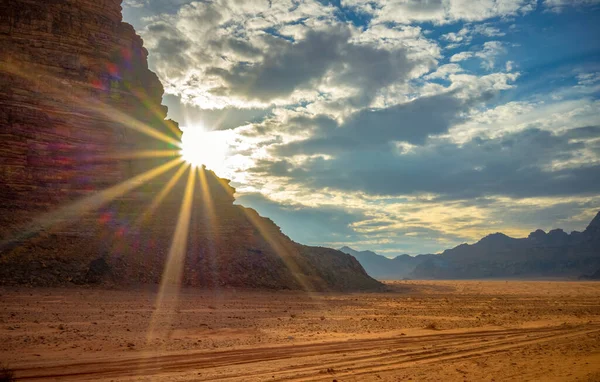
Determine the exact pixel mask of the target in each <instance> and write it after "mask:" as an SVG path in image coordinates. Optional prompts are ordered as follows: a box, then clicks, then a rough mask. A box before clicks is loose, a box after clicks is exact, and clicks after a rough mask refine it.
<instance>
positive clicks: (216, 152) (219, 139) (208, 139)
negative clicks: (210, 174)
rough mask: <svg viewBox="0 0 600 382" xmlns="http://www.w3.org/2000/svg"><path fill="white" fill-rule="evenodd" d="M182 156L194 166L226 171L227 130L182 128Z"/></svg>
mask: <svg viewBox="0 0 600 382" xmlns="http://www.w3.org/2000/svg"><path fill="white" fill-rule="evenodd" d="M182 130H183V135H182V136H181V156H182V157H183V159H184V160H185V161H186V162H188V163H190V164H191V165H192V166H196V167H199V166H202V165H204V166H206V167H207V168H209V169H211V170H213V171H215V172H217V173H223V172H224V171H226V164H225V162H226V159H227V156H228V152H229V145H228V143H227V137H226V134H225V132H222V131H205V130H203V129H202V128H200V127H188V128H182Z"/></svg>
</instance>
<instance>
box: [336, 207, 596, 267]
mask: <svg viewBox="0 0 600 382" xmlns="http://www.w3.org/2000/svg"><path fill="white" fill-rule="evenodd" d="M340 250H341V251H343V252H346V253H349V254H352V255H353V256H355V257H356V258H357V260H358V261H359V262H360V263H361V264H362V265H363V267H364V268H365V270H366V271H367V273H369V274H370V275H371V276H373V277H375V278H380V279H402V278H405V277H410V278H418V279H482V278H544V277H546V278H556V277H559V278H576V277H579V276H581V275H584V274H590V273H593V272H594V271H596V270H599V269H600V212H599V213H598V214H597V215H596V217H595V218H594V219H593V220H592V221H591V222H590V224H589V225H588V226H587V228H586V229H585V230H584V231H583V232H579V231H573V232H571V233H570V234H568V233H566V232H564V231H563V230H562V229H553V230H551V231H549V232H547V233H546V232H545V231H543V230H541V229H538V230H536V231H534V232H532V233H530V234H529V236H528V237H526V238H512V237H509V236H507V235H505V234H503V233H494V234H490V235H488V236H486V237H484V238H482V239H481V240H479V241H478V242H476V243H474V244H461V245H459V246H457V247H454V248H452V249H447V250H445V251H443V252H442V253H441V254H439V255H418V256H414V257H410V256H408V257H409V258H405V257H403V259H402V261H400V260H399V257H396V258H394V259H388V258H386V257H384V256H379V255H377V254H375V253H373V252H370V251H362V252H359V251H355V250H352V249H351V248H348V247H344V248H342V249H340Z"/></svg>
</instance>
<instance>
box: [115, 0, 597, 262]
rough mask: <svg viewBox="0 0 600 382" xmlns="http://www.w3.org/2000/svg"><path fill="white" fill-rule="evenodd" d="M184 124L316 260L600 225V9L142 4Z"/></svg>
mask: <svg viewBox="0 0 600 382" xmlns="http://www.w3.org/2000/svg"><path fill="white" fill-rule="evenodd" d="M123 8H124V19H125V21H127V22H130V23H131V24H133V25H134V26H135V27H136V30H137V31H138V33H139V34H140V35H141V36H142V37H143V39H144V41H145V46H146V47H147V48H148V50H149V52H150V56H149V62H150V66H151V69H152V70H154V71H155V72H156V73H157V74H158V76H159V77H160V79H161V80H162V82H163V84H164V86H165V91H166V94H165V97H164V103H165V104H166V105H167V106H169V110H170V111H169V117H171V118H173V119H175V120H177V121H179V122H180V124H181V125H182V126H183V127H184V128H186V129H199V130H202V131H205V132H207V133H206V134H205V135H204V137H205V139H207V140H212V139H214V140H215V142H216V141H217V140H218V141H219V144H222V145H226V146H227V154H226V155H225V156H224V157H223V160H221V161H219V163H213V164H212V166H213V167H214V170H215V171H216V172H217V174H219V175H221V176H223V177H227V178H230V179H232V184H233V185H234V186H235V187H236V188H237V190H238V193H237V198H238V202H239V203H240V204H243V205H245V206H249V207H253V208H255V209H257V210H258V211H259V212H260V213H261V214H262V215H265V216H268V217H270V218H272V219H273V220H274V221H275V222H277V223H278V224H279V225H280V226H281V227H282V229H283V231H284V232H285V233H286V234H288V235H289V236H290V237H292V238H293V239H295V240H297V241H300V242H302V243H306V244H314V245H324V246H331V247H341V246H343V245H349V246H351V247H354V248H357V249H370V250H374V251H376V252H379V253H381V254H384V255H387V256H394V255H397V254H401V253H409V254H418V253H435V252H438V251H441V250H443V249H445V248H448V247H452V246H455V245H457V244H460V243H463V242H473V241H476V240H477V239H478V238H480V237H482V236H484V235H486V234H489V233H493V232H498V231H501V232H505V233H506V234H509V235H513V236H516V237H520V236H526V235H527V234H528V233H529V232H531V231H534V230H535V229H537V228H541V229H545V230H548V229H551V228H556V227H561V228H563V229H565V230H566V231H571V230H582V229H584V228H585V225H586V223H587V222H589V221H590V220H591V218H592V217H593V215H595V213H596V212H597V211H598V209H600V113H599V112H600V100H599V99H598V96H599V94H600V39H598V36H600V26H599V24H600V23H598V21H600V1H598V0H573V1H566V0H543V1H535V0H481V1H465V0H428V1H416V0H395V1H364V0H341V1H275V0H273V1H243V2H242V1H237V0H215V1H187V0H171V1H164V0H161V1H158V0H125V2H124V4H123Z"/></svg>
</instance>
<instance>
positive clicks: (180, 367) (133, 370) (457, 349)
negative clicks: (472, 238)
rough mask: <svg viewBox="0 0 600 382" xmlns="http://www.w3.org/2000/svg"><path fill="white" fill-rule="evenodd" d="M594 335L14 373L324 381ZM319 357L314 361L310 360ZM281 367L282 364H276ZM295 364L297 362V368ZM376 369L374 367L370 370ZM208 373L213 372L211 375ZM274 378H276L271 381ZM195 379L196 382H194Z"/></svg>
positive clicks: (295, 349) (140, 361)
mask: <svg viewBox="0 0 600 382" xmlns="http://www.w3.org/2000/svg"><path fill="white" fill-rule="evenodd" d="M598 331H600V326H598V325H591V324H590V325H583V326H578V327H564V326H560V327H550V328H535V329H506V330H488V331H476V332H465V333H435V334H430V335H420V336H397V337H388V338H374V339H361V340H348V341H336V342H327V343H312V344H302V345H284V346H270V347H267V346H266V347H257V348H251V349H242V350H225V351H219V352H194V353H184V354H170V355H160V356H156V355H149V354H147V355H144V354H141V355H136V356H135V357H129V358H126V359H123V358H115V359H108V360H103V361H92V362H80V363H71V364H62V365H54V366H40V367H31V368H22V369H16V370H15V372H16V376H17V377H18V379H19V380H32V381H33V380H40V381H43V380H52V379H57V378H60V380H77V381H78V380H82V379H103V378H107V379H110V378H119V377H134V376H146V377H151V376H158V375H163V374H164V373H185V372H193V371H199V370H201V371H203V374H205V373H204V372H205V371H206V372H208V374H209V377H205V378H209V379H215V378H216V377H215V375H212V376H210V375H211V373H210V372H211V371H212V372H216V371H218V370H219V371H222V372H223V373H222V374H219V376H218V378H219V379H224V380H226V379H239V378H245V377H246V378H247V377H254V378H256V379H261V376H266V375H268V376H269V378H270V379H271V380H284V379H285V380H287V379H290V378H294V377H296V376H298V377H299V378H300V380H306V379H307V378H308V379H317V380H318V379H330V378H331V376H330V375H327V376H326V375H322V374H319V373H321V372H322V370H323V369H324V368H327V367H330V368H335V369H336V370H340V371H339V372H337V373H336V374H335V375H336V377H339V376H344V375H353V376H356V375H364V374H368V373H372V372H379V371H389V370H394V369H397V368H402V367H406V366H407V365H415V364H419V363H431V362H445V361H448V360H454V359H460V358H469V357H476V356H480V355H482V354H490V353H494V352H501V351H508V350H510V349H512V348H515V347H519V346H525V345H529V344H534V343H538V342H545V341H551V340H554V339H558V338H564V337H571V336H580V335H584V334H588V333H592V332H598ZM321 356H322V357H325V358H324V359H323V358H322V359H320V360H319V359H314V358H315V357H317V358H318V357H321ZM282 363H283V365H281V364H282ZM299 363H300V364H299ZM246 364H252V366H253V367H254V366H259V370H257V371H256V372H255V373H250V374H249V373H244V372H243V371H241V372H231V369H232V368H233V369H235V368H236V367H237V366H242V365H246ZM373 365H376V366H373ZM213 374H214V373H213ZM272 376H275V377H276V379H272ZM195 380H200V378H196V379H195Z"/></svg>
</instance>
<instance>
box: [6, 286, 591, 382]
mask: <svg viewBox="0 0 600 382" xmlns="http://www.w3.org/2000/svg"><path fill="white" fill-rule="evenodd" d="M387 285H388V286H389V289H390V291H389V292H385V293H352V294H341V293H302V292H292V291H256V290H239V289H238V290H236V289H221V290H198V289H182V290H181V291H180V292H179V293H170V294H168V295H167V296H166V297H165V298H164V299H163V300H162V301H157V290H156V288H153V287H138V288H136V289H134V290H130V289H129V290H123V289H106V288H105V289H90V288H79V287H78V288H55V289H49V288H44V289H36V288H26V287H3V288H1V289H0V363H3V364H4V365H7V366H8V367H10V369H12V370H14V373H15V377H16V378H17V380H18V381H88V380H89V381H91V380H94V381H97V380H98V381H213V380H219V381H236V380H240V381H283V380H285V381H289V380H293V381H308V380H316V381H340V382H341V381H411V380H412V381H600V283H598V282H561V281H396V282H388V283H387Z"/></svg>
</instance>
